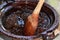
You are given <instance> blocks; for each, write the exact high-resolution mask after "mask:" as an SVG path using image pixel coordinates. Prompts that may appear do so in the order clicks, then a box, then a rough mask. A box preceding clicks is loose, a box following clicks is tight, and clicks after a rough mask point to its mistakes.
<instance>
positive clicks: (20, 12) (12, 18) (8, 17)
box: [1, 3, 55, 35]
mask: <svg viewBox="0 0 60 40" xmlns="http://www.w3.org/2000/svg"><path fill="white" fill-rule="evenodd" d="M36 5H37V3H28V4H26V3H13V4H12V5H10V6H11V7H12V8H10V9H9V7H10V6H7V7H6V8H4V11H2V12H3V15H2V20H1V21H2V25H3V27H4V29H5V31H6V32H10V33H12V34H15V35H24V33H23V29H24V23H25V20H26V18H27V17H28V16H29V15H30V14H31V13H32V12H33V10H34V8H35V7H36ZM6 9H7V10H6ZM39 15H40V16H39V24H38V28H37V30H36V33H35V34H34V35H38V34H41V33H42V32H44V31H46V30H48V29H49V28H50V27H51V26H52V25H53V23H54V21H55V16H54V12H53V11H52V10H51V9H50V8H49V6H48V5H47V4H46V3H44V5H43V7H42V9H41V12H40V14H39Z"/></svg>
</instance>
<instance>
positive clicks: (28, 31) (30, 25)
mask: <svg viewBox="0 0 60 40" xmlns="http://www.w3.org/2000/svg"><path fill="white" fill-rule="evenodd" d="M44 1H45V0H39V2H38V4H37V6H36V8H35V9H34V11H33V13H32V14H31V15H29V16H28V18H27V19H26V22H25V27H24V34H25V35H26V36H33V35H34V33H35V31H36V29H37V26H38V17H39V13H40V11H41V8H42V5H43V3H44Z"/></svg>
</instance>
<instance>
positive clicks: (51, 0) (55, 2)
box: [0, 0, 60, 40]
mask: <svg viewBox="0 0 60 40" xmlns="http://www.w3.org/2000/svg"><path fill="white" fill-rule="evenodd" d="M0 3H1V0H0ZM46 3H48V4H49V5H51V6H52V7H54V9H55V10H56V11H57V12H58V14H59V24H60V0H46ZM0 40H12V38H9V37H7V36H5V35H2V34H0ZM54 40H60V35H58V36H57V37H56V38H55V39H54Z"/></svg>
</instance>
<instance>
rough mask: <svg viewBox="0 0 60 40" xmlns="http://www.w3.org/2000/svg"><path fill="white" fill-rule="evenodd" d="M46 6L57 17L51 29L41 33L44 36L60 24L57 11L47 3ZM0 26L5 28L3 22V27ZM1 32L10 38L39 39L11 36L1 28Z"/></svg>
mask: <svg viewBox="0 0 60 40" xmlns="http://www.w3.org/2000/svg"><path fill="white" fill-rule="evenodd" d="M44 5H45V6H46V7H48V8H49V9H50V10H52V11H53V13H54V16H55V21H54V23H53V24H52V26H51V28H49V29H48V30H46V31H44V32H42V33H41V34H42V35H43V34H47V33H48V32H49V31H52V30H53V29H55V28H56V26H57V25H58V23H59V21H58V14H57V11H56V10H55V9H54V8H53V7H51V6H50V5H49V4H47V3H44ZM0 26H3V25H2V22H1V25H0ZM0 31H1V32H2V33H4V34H6V35H8V36H10V37H14V38H25V39H30V38H36V37H37V36H19V35H14V34H11V33H9V32H6V31H4V30H2V28H1V27H0ZM40 36H41V35H39V37H40Z"/></svg>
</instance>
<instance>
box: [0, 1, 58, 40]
mask: <svg viewBox="0 0 60 40" xmlns="http://www.w3.org/2000/svg"><path fill="white" fill-rule="evenodd" d="M37 2H38V1H19V2H11V4H9V3H7V4H8V5H7V4H6V5H7V6H5V7H3V8H2V9H1V15H0V31H1V32H2V33H4V34H5V35H7V36H10V37H13V38H20V39H28V40H30V39H31V40H32V39H35V38H40V37H42V38H43V40H49V39H51V37H50V36H49V35H48V33H51V34H53V31H54V30H55V29H56V28H57V27H58V14H57V12H56V10H55V9H54V8H53V7H51V6H50V5H49V4H47V3H44V5H43V7H42V10H41V12H44V13H45V14H46V15H47V16H48V19H47V25H46V24H45V25H46V28H47V29H46V30H44V31H43V32H41V33H37V34H36V35H34V36H24V35H23V36H21V35H15V34H13V33H10V32H8V31H6V29H5V27H4V21H5V19H4V18H5V17H7V16H8V15H10V13H9V12H11V13H12V12H13V11H11V10H14V11H16V10H18V9H19V8H20V7H19V6H22V7H24V6H25V5H28V6H30V7H32V10H33V9H34V8H35V6H36V4H37ZM16 7H17V8H18V9H15V8H16ZM41 15H42V14H41ZM43 15H44V14H43ZM43 29H44V27H43ZM41 30H42V29H41ZM41 30H40V31H41ZM47 37H48V38H47Z"/></svg>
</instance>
